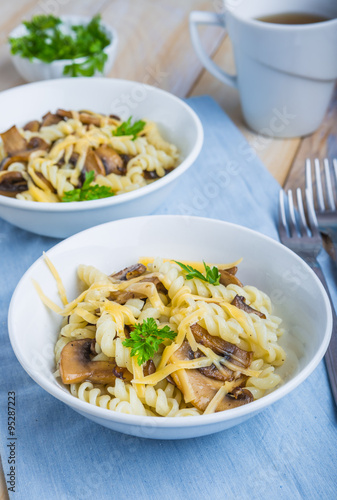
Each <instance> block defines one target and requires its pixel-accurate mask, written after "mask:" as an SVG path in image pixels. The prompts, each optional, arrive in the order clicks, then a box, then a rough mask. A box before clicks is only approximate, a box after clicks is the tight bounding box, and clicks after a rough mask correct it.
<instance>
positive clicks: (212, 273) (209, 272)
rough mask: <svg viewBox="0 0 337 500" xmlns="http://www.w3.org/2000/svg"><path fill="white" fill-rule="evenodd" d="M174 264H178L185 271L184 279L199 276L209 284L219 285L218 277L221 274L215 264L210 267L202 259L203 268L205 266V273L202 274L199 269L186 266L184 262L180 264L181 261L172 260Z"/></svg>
mask: <svg viewBox="0 0 337 500" xmlns="http://www.w3.org/2000/svg"><path fill="white" fill-rule="evenodd" d="M174 262H175V263H176V264H178V265H179V266H180V267H181V269H183V271H185V272H186V279H187V280H192V279H193V278H199V279H200V280H202V281H207V282H208V283H210V284H211V285H220V278H221V275H220V273H219V269H218V268H217V267H216V266H213V267H212V269H211V268H210V267H209V266H208V265H207V264H206V263H205V261H203V263H204V268H205V273H206V275H203V274H202V273H201V272H200V271H198V270H197V269H194V267H192V266H188V265H185V264H182V263H181V262H178V261H177V260H175V261H174Z"/></svg>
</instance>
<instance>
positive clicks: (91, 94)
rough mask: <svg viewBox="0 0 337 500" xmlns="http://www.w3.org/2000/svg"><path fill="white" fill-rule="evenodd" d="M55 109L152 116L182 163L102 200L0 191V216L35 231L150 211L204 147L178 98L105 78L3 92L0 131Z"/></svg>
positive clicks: (61, 233) (62, 230)
mask: <svg viewBox="0 0 337 500" xmlns="http://www.w3.org/2000/svg"><path fill="white" fill-rule="evenodd" d="M123 96H124V98H125V96H126V97H127V98H128V99H129V101H128V102H129V103H130V107H128V106H127V105H126V104H123V100H122V99H123ZM57 108H64V109H75V110H78V109H89V110H92V111H96V112H101V113H106V114H110V113H115V114H118V115H119V116H121V118H122V119H126V118H128V116H130V115H132V116H133V118H134V119H135V120H137V119H140V118H144V117H145V118H148V119H150V120H154V121H155V122H157V124H158V126H159V129H160V131H161V132H162V134H163V136H164V137H165V138H166V139H167V140H169V141H170V142H172V143H173V144H175V145H176V146H177V147H178V148H179V151H180V157H181V158H180V164H179V166H178V167H177V168H175V169H174V170H173V171H172V172H170V173H169V174H167V175H165V176H164V177H162V178H161V179H158V180H156V181H155V182H153V183H152V184H149V185H147V186H144V187H142V188H140V189H137V190H135V191H132V192H130V193H125V194H121V195H118V196H113V197H111V198H105V199H101V200H93V201H83V202H71V203H41V202H34V201H25V200H17V199H16V198H9V197H6V196H1V195H0V217H2V218H3V219H5V220H7V221H8V222H11V223H12V224H14V225H16V226H18V227H21V228H22V229H26V230H28V231H31V232H33V233H38V234H43V235H46V236H54V237H61V238H62V237H67V236H70V235H72V234H74V233H77V232H79V231H82V230H83V229H87V228H88V227H92V226H95V225H97V224H101V223H103V222H109V221H111V220H115V219H121V218H124V217H133V216H138V215H148V214H150V213H151V212H153V211H154V210H155V209H156V208H157V206H158V205H160V203H161V202H162V201H163V200H164V199H165V198H166V197H167V196H168V194H169V193H170V192H171V190H172V189H173V187H174V185H175V183H176V182H177V180H178V178H179V177H180V176H181V175H182V174H183V173H184V172H185V171H186V170H187V169H188V168H189V167H190V166H191V165H192V164H193V162H194V161H195V159H196V158H197V156H198V154H199V152H200V149H201V147H202V143H203V129H202V125H201V123H200V120H199V118H198V117H197V115H196V114H195V112H194V111H193V110H192V109H191V108H190V107H189V106H188V105H187V104H185V103H184V102H183V101H182V100H181V99H178V98H177V97H175V96H173V95H172V94H169V93H168V92H165V91H163V90H160V89H157V88H155V87H151V86H149V85H144V84H142V83H136V82H131V81H127V80H117V79H116V80H113V79H107V78H68V79H60V80H50V81H46V82H38V83H31V84H28V85H23V86H21V87H16V88H14V89H11V90H7V91H5V92H2V93H0V109H1V114H0V131H1V132H2V131H5V130H7V129H8V128H9V127H11V126H12V125H13V124H17V125H24V124H25V123H26V122H28V121H30V120H33V119H39V118H41V116H42V115H44V114H45V113H46V112H47V111H50V110H51V111H55V110H56V109H57Z"/></svg>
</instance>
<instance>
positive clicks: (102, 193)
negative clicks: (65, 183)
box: [61, 170, 115, 202]
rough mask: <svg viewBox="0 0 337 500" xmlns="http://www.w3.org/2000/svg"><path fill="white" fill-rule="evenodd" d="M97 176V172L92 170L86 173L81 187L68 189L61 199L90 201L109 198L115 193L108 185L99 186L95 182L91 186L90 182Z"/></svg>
mask: <svg viewBox="0 0 337 500" xmlns="http://www.w3.org/2000/svg"><path fill="white" fill-rule="evenodd" d="M94 178H95V172H94V171H93V170H91V171H90V172H86V173H85V181H84V182H83V186H82V187H81V188H77V189H73V190H72V191H66V192H65V193H64V194H63V197H62V200H61V201H66V202H67V201H89V200H98V199H100V198H109V197H110V196H113V195H114V194H115V193H114V192H113V191H112V189H111V188H109V187H107V186H98V185H97V184H95V185H94V186H91V185H90V184H91V183H92V181H93V180H94Z"/></svg>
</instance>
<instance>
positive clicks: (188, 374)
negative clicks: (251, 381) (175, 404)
mask: <svg viewBox="0 0 337 500" xmlns="http://www.w3.org/2000/svg"><path fill="white" fill-rule="evenodd" d="M192 356H193V353H192ZM188 359H191V348H190V345H189V343H188V342H186V341H185V342H183V344H182V345H181V346H180V348H179V349H178V350H177V351H175V353H174V354H173V355H172V356H171V358H170V360H171V361H172V362H174V361H183V360H184V361H186V360H188ZM192 359H193V358H192ZM171 376H172V378H173V380H174V382H175V384H176V385H177V387H178V388H179V389H180V390H181V392H182V393H183V395H184V399H185V402H186V403H192V404H193V406H195V407H196V408H198V409H199V410H201V411H204V410H205V409H206V408H207V406H208V405H209V403H210V402H211V401H212V399H213V398H214V396H215V395H216V393H217V392H218V390H219V389H220V388H221V387H222V386H223V384H224V382H223V381H221V380H215V379H212V378H209V377H206V376H205V375H204V374H202V373H201V372H200V371H199V370H194V369H193V370H177V371H176V372H173V373H172V375H171ZM242 383H244V381H243V380H241V379H239V380H237V381H236V382H235V383H234V384H235V385H234V387H237V386H240V384H242ZM230 384H232V383H230ZM233 389H234V388H232V389H231V393H232V391H233ZM245 390H247V391H248V389H245ZM248 392H249V391H248ZM238 396H239V394H238ZM248 402H249V401H248V400H247V399H246V398H242V399H239V397H238V398H237V399H235V396H234V397H232V396H231V394H230V395H228V394H227V395H226V396H224V398H223V399H222V400H221V401H220V402H219V404H218V406H217V408H216V411H217V412H218V411H223V410H229V409H231V408H236V407H238V406H242V405H244V404H247V403H248Z"/></svg>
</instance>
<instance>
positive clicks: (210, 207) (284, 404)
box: [0, 97, 337, 500]
mask: <svg viewBox="0 0 337 500" xmlns="http://www.w3.org/2000/svg"><path fill="white" fill-rule="evenodd" d="M188 103H189V104H190V106H192V108H193V109H194V110H195V111H196V112H197V113H198V115H199V117H200V119H201V121H202V123H203V126H204V131H205V143H204V147H203V150H202V152H201V154H200V157H199V158H198V160H197V162H196V164H195V166H194V167H193V168H192V169H191V170H190V171H189V172H188V173H186V174H185V175H184V177H183V178H182V179H181V180H180V181H179V186H178V187H177V188H176V189H175V191H174V193H172V195H171V197H170V198H169V199H168V200H167V201H166V202H165V203H164V204H163V205H162V206H161V207H160V208H159V209H158V210H157V211H156V213H158V214H164V213H178V214H191V215H202V216H206V217H213V218H219V219H224V220H228V221H231V222H235V223H239V224H242V225H244V226H248V227H250V228H253V229H256V230H258V231H261V232H263V233H265V234H267V235H269V236H272V237H274V238H277V231H276V226H275V223H276V218H277V196H278V191H279V185H278V184H277V182H276V181H275V180H274V179H273V177H272V176H271V175H270V174H269V173H268V171H267V170H266V169H265V167H264V166H263V165H262V164H261V162H260V161H259V160H258V158H257V157H256V155H255V154H254V152H253V151H252V150H251V149H250V148H249V146H248V144H247V143H246V141H245V139H244V138H243V136H242V135H241V134H240V132H239V131H238V130H237V129H236V127H235V126H234V125H233V123H232V122H231V121H230V120H229V118H228V117H227V116H226V115H225V114H224V113H223V111H222V110H221V109H220V107H219V106H218V105H217V104H216V103H215V102H214V101H213V100H212V99H211V98H209V97H197V98H192V99H188ZM0 242H1V254H0V255H1V286H0V298H1V310H0V315H1V321H0V325H1V326H0V329H1V330H0V335H1V350H0V353H1V354H0V356H1V364H0V376H1V393H0V400H1V415H0V419H1V420H0V430H1V457H2V461H3V466H4V471H5V475H6V479H8V480H10V476H7V474H9V473H10V464H9V463H8V459H9V457H10V446H8V444H9V443H10V442H11V440H10V439H7V438H8V437H9V434H8V427H7V395H8V393H9V392H10V391H14V392H15V394H16V409H17V415H16V436H17V440H16V442H15V444H16V450H15V451H16V464H15V466H16V469H15V483H16V486H15V493H11V492H10V497H11V498H15V499H24V500H36V499H37V498H42V499H44V500H45V499H46V500H54V499H55V500H85V499H89V498H90V499H91V498H97V499H100V500H101V499H110V498H118V499H121V500H123V499H129V498H135V499H137V500H138V499H146V500H148V499H149V500H152V499H158V498H160V499H161V500H172V499H173V500H176V499H184V500H185V499H190V498H191V499H192V498H194V499H198V498H202V499H211V498H212V499H219V500H220V499H226V498H228V499H231V500H232V499H240V500H245V499H247V500H248V499H249V500H251V499H260V500H261V499H274V498H275V499H276V498H277V499H287V500H288V499H292V500H295V499H303V498H305V499H306V500H310V499H316V498H318V497H319V498H320V499H321V500H323V499H332V498H335V495H336V479H337V475H336V468H335V464H336V461H337V446H336V437H337V432H336V415H335V414H334V406H333V402H332V396H331V393H330V388H329V383H328V380H327V375H326V370H325V366H324V363H323V362H322V363H320V365H319V366H318V368H317V369H316V370H315V372H314V373H313V374H312V375H311V376H310V377H309V378H308V379H307V380H306V381H305V382H304V383H303V384H302V385H301V386H300V387H299V388H297V389H296V390H295V391H293V392H292V393H291V394H290V395H288V396H287V397H285V398H284V399H282V400H281V401H279V402H278V403H276V404H274V405H273V406H272V407H269V408H267V409H265V410H264V411H263V412H262V413H260V414H258V415H257V416H255V417H254V418H252V419H250V420H248V421H247V422H245V423H243V424H241V425H239V426H237V427H234V428H231V429H229V430H227V431H224V432H221V433H218V434H214V435H211V436H206V437H202V438H196V439H190V440H185V441H153V440H146V439H140V438H135V437H131V436H126V435H123V434H119V433H117V432H113V431H110V430H108V429H106V428H104V427H101V426H99V425H96V424H94V423H93V422H91V421H89V420H87V419H86V418H84V417H82V416H80V415H79V414H77V413H75V412H74V411H72V410H71V409H70V408H68V407H67V406H66V405H64V404H63V403H61V402H59V401H57V400H56V399H54V398H53V397H52V396H50V395H49V394H47V393H46V392H45V391H44V390H43V389H41V388H40V387H39V386H38V385H37V384H35V383H34V382H33V381H32V380H31V379H30V377H29V376H28V375H27V374H26V373H25V372H24V370H23V369H22V368H21V366H20V364H19V363H18V361H17V360H16V358H15V356H14V354H13V351H12V349H11V346H10V343H9V339H8V332H7V321H6V319H7V310H8V306H9V301H10V298H11V295H12V293H13V291H14V288H15V286H16V284H17V282H18V281H19V279H20V277H21V276H22V274H23V273H24V271H26V269H27V268H28V267H29V266H30V265H31V264H32V263H33V262H34V261H35V260H36V259H37V258H38V257H39V256H40V255H41V253H42V251H43V250H48V249H49V248H50V247H51V246H53V245H54V244H56V243H57V242H58V240H55V239H52V238H44V237H41V236H37V235H33V234H30V233H27V232H25V231H22V230H20V229H18V228H16V227H14V226H11V225H10V224H8V223H6V222H4V221H2V220H0ZM322 263H323V264H324V265H325V266H328V265H330V262H329V261H328V259H327V258H326V257H324V256H323V257H322ZM32 314H34V311H32ZM8 486H10V483H8Z"/></svg>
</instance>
